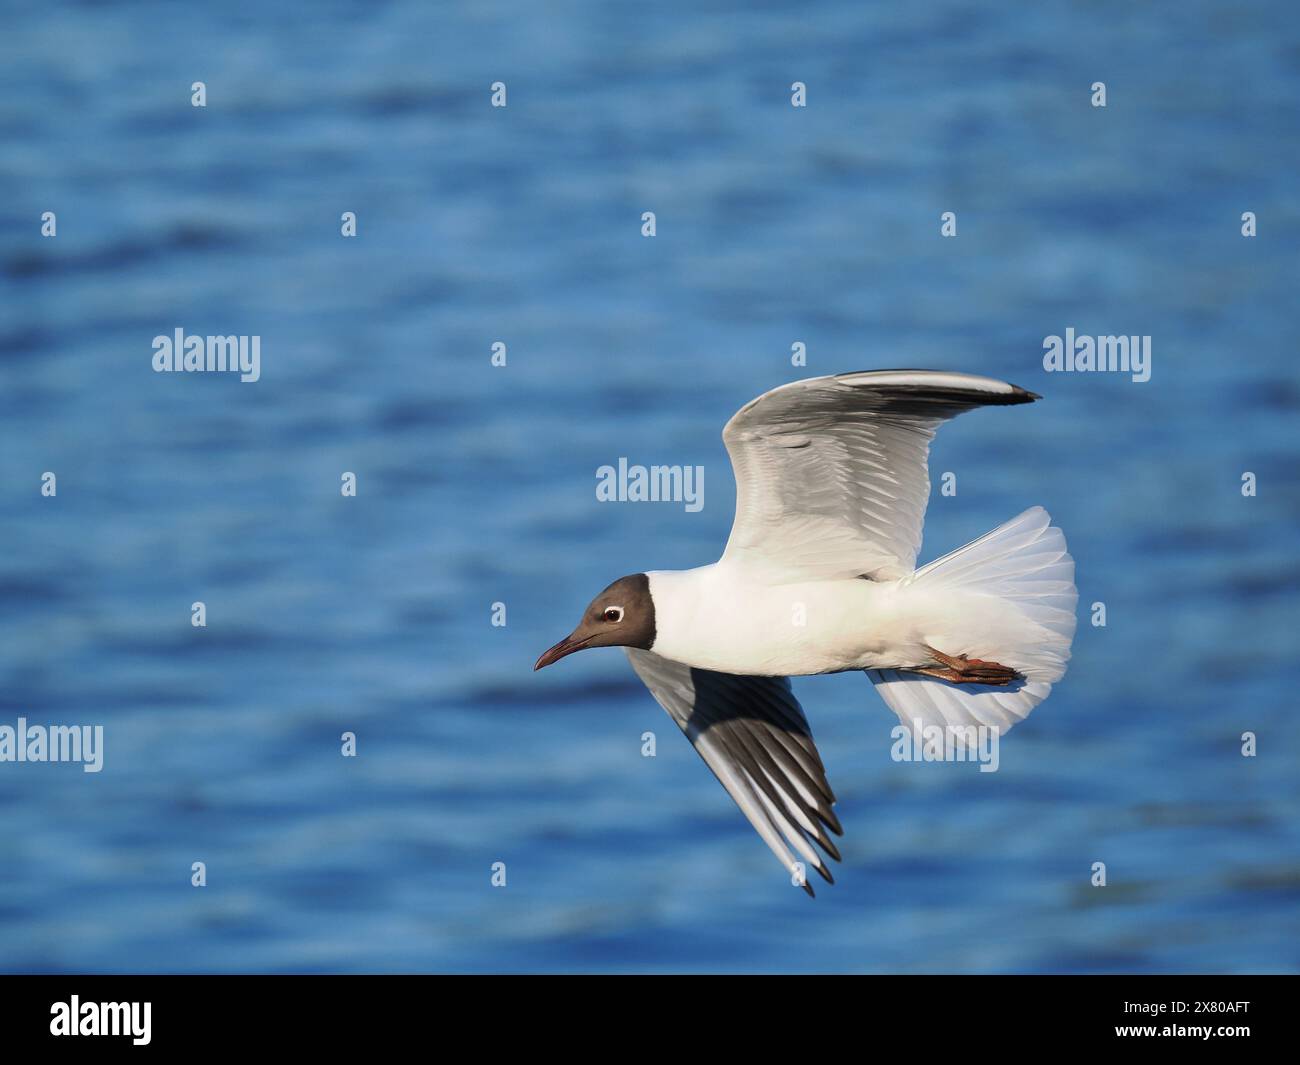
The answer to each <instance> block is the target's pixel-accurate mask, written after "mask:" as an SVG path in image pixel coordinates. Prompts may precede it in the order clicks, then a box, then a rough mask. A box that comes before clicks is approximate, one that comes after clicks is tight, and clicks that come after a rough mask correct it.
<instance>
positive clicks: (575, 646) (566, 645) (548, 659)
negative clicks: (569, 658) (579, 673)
mask: <svg viewBox="0 0 1300 1065" xmlns="http://www.w3.org/2000/svg"><path fill="white" fill-rule="evenodd" d="M591 640H592V637H590V636H585V637H583V638H582V639H581V640H575V639H574V638H573V634H572V633H570V634H569V635H568V636H566V637H565V638H564V639H562V640H561V641H560V642H559V643H557V644H556V645H555V646H554V647H552V648H551V649H550V650H549V651H544V652H543V653H542V657H541V658H539V659H538V660H537V664H536V665H535V666H533V672H534V673H536V672H537V670H539V669H542V668H543V667H545V666H549V665H550V664H551V663H553V662H558V661H559V660H560V659H561V658H563V657H564V656H565V655H571V654H573V652H574V651H581V650H582V649H583V648H584V647H586V646H587V644H588V643H589V642H590V641H591Z"/></svg>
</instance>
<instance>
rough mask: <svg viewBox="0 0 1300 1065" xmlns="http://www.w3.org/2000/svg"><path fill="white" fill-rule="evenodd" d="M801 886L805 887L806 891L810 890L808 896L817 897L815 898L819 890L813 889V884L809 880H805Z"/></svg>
mask: <svg viewBox="0 0 1300 1065" xmlns="http://www.w3.org/2000/svg"><path fill="white" fill-rule="evenodd" d="M799 886H800V887H801V888H803V889H804V891H806V892H808V897H809V898H810V899H815V898H816V897H817V892H815V891H814V890H813V889H812V885H811V884H810V883H808V881H807V880H805V881H804V882H803V883H802V884H800V885H799Z"/></svg>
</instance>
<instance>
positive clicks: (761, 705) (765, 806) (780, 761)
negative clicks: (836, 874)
mask: <svg viewBox="0 0 1300 1065" xmlns="http://www.w3.org/2000/svg"><path fill="white" fill-rule="evenodd" d="M625 650H626V651H627V657H628V659H629V660H630V661H631V663H632V668H633V669H634V670H636V674H637V676H639V677H640V678H641V679H642V681H644V682H645V685H646V687H647V688H649V689H650V694H651V695H653V696H654V697H655V700H656V701H657V702H658V703H659V705H660V706H662V707H663V708H664V709H665V710H666V711H667V712H668V716H669V717H671V718H672V719H673V721H675V722H676V723H677V726H678V727H679V728H680V729H681V730H682V731H683V732H684V733H686V738H687V739H688V740H690V741H691V744H692V745H693V746H694V747H695V749H696V751H698V752H699V755H700V757H701V758H703V759H704V761H705V764H707V765H708V767H709V768H710V769H711V770H713V774H714V776H716V777H717V778H718V780H719V781H720V782H721V783H722V786H723V787H724V788H726V789H727V792H728V793H729V794H730V795H731V797H732V798H733V799H734V800H735V801H736V805H737V806H739V807H740V809H741V812H742V813H744V815H745V816H746V817H747V818H749V823H750V824H752V825H753V826H754V828H755V829H756V830H757V831H758V834H759V835H760V836H762V837H763V842H764V843H766V844H767V845H768V847H770V848H771V850H772V853H773V854H775V855H776V856H777V858H778V859H779V860H780V862H781V864H782V865H783V866H785V867H786V869H788V870H790V871H791V872H792V873H793V872H797V871H798V870H797V866H796V862H797V861H799V860H800V859H802V860H803V861H804V862H806V863H807V864H808V865H811V866H812V867H813V868H814V869H816V870H817V872H818V873H819V874H821V876H822V877H823V879H825V880H826V881H827V882H828V883H834V880H833V879H832V877H831V874H830V870H829V869H828V868H827V866H826V862H825V860H824V859H823V858H822V856H821V854H820V853H819V852H818V851H817V849H816V848H815V847H814V846H813V844H814V843H816V844H817V846H820V847H821V848H822V850H824V851H825V852H826V853H827V854H828V855H829V856H830V857H832V858H834V859H835V860H836V861H839V859H840V853H839V851H838V850H837V849H836V847H835V844H834V842H833V841H832V840H831V838H830V836H829V835H827V833H826V829H828V828H829V829H830V830H831V831H832V832H834V833H835V834H836V835H842V834H843V829H841V828H840V823H839V819H838V818H836V816H835V812H834V810H833V809H832V806H833V805H834V804H835V795H834V793H833V792H832V791H831V786H830V784H829V783H828V782H827V780H826V770H825V768H824V767H823V766H822V760H821V756H820V755H819V754H818V753H817V747H816V745H815V744H814V743H813V738H812V731H811V730H810V729H809V727H808V721H807V719H806V718H805V717H804V714H803V710H802V709H801V708H800V706H799V700H798V699H796V698H795V697H794V693H793V692H792V691H791V689H790V681H789V680H788V679H787V678H785V677H743V676H736V675H734V674H730V673H715V672H712V671H710V670H704V669H692V668H691V667H690V666H684V665H682V664H681V663H678V662H673V661H670V660H669V659H667V658H662V657H661V656H659V655H657V654H654V653H653V652H651V651H643V650H640V649H638V648H631V647H629V648H625ZM792 851H793V852H794V853H792ZM795 854H797V855H798V856H799V857H798V858H796V857H795ZM802 886H803V889H804V890H805V891H806V892H808V894H809V895H811V894H813V889H812V887H811V885H809V884H808V882H807V881H806V880H804V881H803V884H802Z"/></svg>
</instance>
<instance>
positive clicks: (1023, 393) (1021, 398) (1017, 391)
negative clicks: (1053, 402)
mask: <svg viewBox="0 0 1300 1065" xmlns="http://www.w3.org/2000/svg"><path fill="white" fill-rule="evenodd" d="M1011 395H1012V396H1014V397H1015V398H1014V399H1013V400H1012V402H1013V403H1032V402H1034V400H1036V399H1042V398H1043V397H1042V396H1040V395H1039V394H1038V393H1037V392H1030V391H1029V390H1028V389H1027V388H1021V387H1020V386H1019V385H1012V386H1011Z"/></svg>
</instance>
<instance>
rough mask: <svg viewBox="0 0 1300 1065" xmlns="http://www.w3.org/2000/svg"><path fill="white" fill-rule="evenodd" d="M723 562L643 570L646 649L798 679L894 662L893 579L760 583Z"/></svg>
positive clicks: (704, 664) (726, 668) (722, 668)
mask: <svg viewBox="0 0 1300 1065" xmlns="http://www.w3.org/2000/svg"><path fill="white" fill-rule="evenodd" d="M745 577H746V575H745V574H743V573H742V572H741V571H740V570H739V569H738V568H737V567H731V566H728V565H726V564H725V563H715V564H714V565H712V566H702V567H700V568H699V569H693V570H682V571H671V570H659V571H655V572H652V573H650V574H649V578H650V594H651V596H652V597H653V598H654V604H655V625H656V636H655V643H654V647H653V650H654V652H655V653H656V654H659V655H662V656H663V657H665V658H671V659H672V660H674V661H676V662H683V663H685V664H687V665H690V666H695V667H696V668H699V669H712V670H717V671H719V672H723V673H742V674H750V675H756V676H800V675H804V674H810V673H830V672H835V671H837V670H844V669H867V668H877V667H879V666H880V665H882V664H883V663H884V662H885V661H889V662H890V664H897V663H896V662H894V661H893V659H894V657H895V656H894V654H893V653H892V646H891V645H892V642H893V639H894V636H895V634H896V626H894V625H893V624H891V619H892V615H893V614H894V613H895V609H894V604H895V599H896V596H895V594H894V589H895V584H894V583H893V582H888V583H883V584H882V583H877V582H873V581H865V580H833V581H812V582H803V583H793V584H783V585H775V586H771V585H766V584H763V583H760V582H756V581H754V580H752V579H745Z"/></svg>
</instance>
